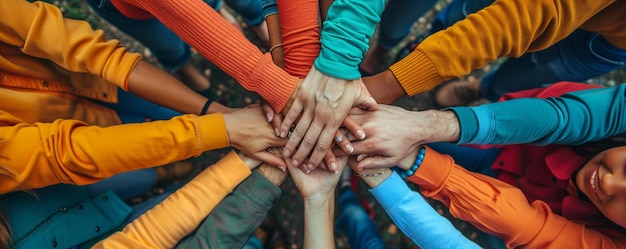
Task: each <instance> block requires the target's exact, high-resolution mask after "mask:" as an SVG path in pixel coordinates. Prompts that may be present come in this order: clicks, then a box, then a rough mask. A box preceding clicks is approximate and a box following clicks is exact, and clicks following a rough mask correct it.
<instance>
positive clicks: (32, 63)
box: [0, 0, 141, 90]
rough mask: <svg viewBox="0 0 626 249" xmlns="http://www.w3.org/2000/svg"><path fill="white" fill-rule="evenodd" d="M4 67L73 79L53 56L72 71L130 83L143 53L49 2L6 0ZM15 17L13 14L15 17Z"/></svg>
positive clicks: (1, 45) (1, 9)
mask: <svg viewBox="0 0 626 249" xmlns="http://www.w3.org/2000/svg"><path fill="white" fill-rule="evenodd" d="M0 16H3V17H6V18H2V21H1V23H2V25H0V51H2V54H1V55H0V69H2V70H3V71H7V72H12V73H15V74H20V75H26V76H30V77H36V78H39V79H49V80H67V79H66V78H67V77H68V76H67V75H64V74H61V73H59V70H55V69H54V68H53V67H51V66H50V64H51V63H50V62H52V63H54V64H56V65H57V66H59V67H62V68H64V69H66V70H67V71H71V72H76V73H88V74H92V75H96V76H99V77H102V78H103V79H105V80H107V81H109V82H111V83H114V84H115V85H117V86H118V87H121V88H123V89H126V90H127V89H128V86H127V81H128V76H129V75H130V72H131V70H132V69H133V68H134V66H135V64H137V62H138V61H139V60H140V59H141V57H140V55H139V54H137V53H130V52H128V50H126V48H124V47H123V46H122V45H121V44H120V43H119V41H117V40H105V37H104V33H103V32H102V31H101V30H96V31H94V30H93V29H92V28H91V26H90V25H89V23H87V22H85V21H79V20H71V19H65V18H63V15H62V13H61V10H60V9H59V8H58V7H56V6H54V5H51V4H48V3H44V2H35V3H30V2H28V1H22V0H7V1H0ZM9 17H10V18H9Z"/></svg>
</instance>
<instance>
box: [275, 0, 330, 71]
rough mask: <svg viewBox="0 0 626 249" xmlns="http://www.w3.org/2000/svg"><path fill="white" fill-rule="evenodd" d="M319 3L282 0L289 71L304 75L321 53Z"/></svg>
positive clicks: (287, 68) (309, 0) (281, 9)
mask: <svg viewBox="0 0 626 249" xmlns="http://www.w3.org/2000/svg"><path fill="white" fill-rule="evenodd" d="M318 4H319V2H318V1H317V0H307V1H291V0H279V1H278V13H280V14H279V15H280V30H281V33H282V40H283V48H284V54H285V56H284V59H285V71H287V72H288V73H289V74H291V75H293V76H296V77H299V78H304V77H305V76H306V75H307V74H308V73H309V70H310V69H311V66H313V61H315V58H317V56H318V54H319V52H320V33H319V32H320V28H319V21H318V19H319V15H318V13H319V5H318Z"/></svg>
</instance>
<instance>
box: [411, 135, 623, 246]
mask: <svg viewBox="0 0 626 249" xmlns="http://www.w3.org/2000/svg"><path fill="white" fill-rule="evenodd" d="M407 180H409V181H411V182H413V183H415V184H417V185H419V187H420V192H421V193H422V194H423V195H424V196H427V197H432V198H434V199H436V200H439V201H441V202H442V203H443V204H445V205H446V206H448V207H449V209H450V213H451V214H452V215H453V216H454V217H456V218H459V219H462V220H465V221H467V222H470V223H472V224H473V225H474V226H476V227H477V228H479V229H481V230H483V231H486V232H489V233H491V234H494V235H496V236H498V237H500V238H502V239H504V242H505V243H506V245H507V247H509V248H517V247H528V248H626V235H624V234H622V236H619V235H609V234H604V233H602V232H600V231H598V230H595V229H593V228H591V227H588V226H586V225H585V224H581V223H576V222H573V221H570V220H568V219H566V218H564V217H562V216H560V215H556V214H554V213H553V212H552V210H551V209H550V207H549V206H548V205H547V204H546V203H544V202H542V201H533V202H532V203H528V201H527V199H526V197H525V196H524V194H523V193H522V192H521V191H520V190H519V189H518V188H516V187H514V186H512V185H509V184H507V183H504V182H502V181H500V180H497V179H495V178H493V177H489V176H486V175H482V174H478V173H473V172H469V171H467V170H465V169H464V168H462V167H461V166H458V165H456V164H455V162H454V159H452V157H450V156H449V155H442V154H439V153H438V152H436V151H434V150H432V149H430V148H428V147H426V157H425V158H424V161H423V163H422V165H421V166H420V167H419V168H418V170H417V172H416V173H415V174H414V175H413V176H411V177H409V178H407Z"/></svg>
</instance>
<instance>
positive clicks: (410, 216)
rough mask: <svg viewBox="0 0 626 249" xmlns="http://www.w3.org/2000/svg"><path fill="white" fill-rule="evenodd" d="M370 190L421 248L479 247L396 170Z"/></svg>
mask: <svg viewBox="0 0 626 249" xmlns="http://www.w3.org/2000/svg"><path fill="white" fill-rule="evenodd" d="M370 193H372V194H373V195H374V197H375V198H376V200H378V202H379V203H380V205H381V206H382V207H383V208H384V209H385V211H387V214H389V217H391V219H392V220H393V221H394V223H395V224H396V225H397V226H398V227H399V228H400V230H402V232H404V234H405V235H406V236H408V237H409V238H410V239H411V240H412V241H413V242H415V244H417V246H419V247H420V248H424V249H430V248H436V249H445V248H450V249H458V248H480V247H479V246H478V245H476V244H475V243H474V242H473V241H471V240H469V239H468V238H466V237H465V236H463V234H461V232H459V230H457V229H456V228H455V227H454V226H453V225H452V223H450V221H449V220H448V219H446V218H445V217H443V216H441V215H440V214H439V213H437V211H435V209H434V208H433V207H432V206H431V205H430V204H429V203H428V202H426V200H424V197H422V195H420V194H419V193H418V192H415V191H412V190H411V189H410V188H409V186H407V184H406V182H404V180H402V178H401V177H400V175H398V174H397V173H396V172H393V173H392V175H391V176H390V177H388V178H387V179H386V180H385V181H384V182H383V183H382V184H380V185H378V186H377V187H376V188H373V189H370Z"/></svg>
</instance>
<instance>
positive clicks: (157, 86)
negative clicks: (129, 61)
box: [128, 60, 207, 115]
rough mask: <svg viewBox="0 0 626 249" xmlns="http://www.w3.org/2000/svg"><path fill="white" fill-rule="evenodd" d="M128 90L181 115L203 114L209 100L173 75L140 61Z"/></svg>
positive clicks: (132, 75) (133, 72) (133, 71)
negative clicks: (202, 111)
mask: <svg viewBox="0 0 626 249" xmlns="http://www.w3.org/2000/svg"><path fill="white" fill-rule="evenodd" d="M128 90H129V91H130V92H132V93H134V94H136V95H137V96H139V97H141V98H144V99H146V100H148V101H151V102H153V103H156V104H159V105H162V106H165V107H168V108H171V109H173V110H176V111H179V112H181V113H189V114H197V115H200V114H201V110H202V108H203V106H204V104H205V103H206V101H207V98H206V97H204V96H202V95H200V94H198V93H197V92H195V91H193V90H191V88H189V87H187V86H185V85H184V84H183V83H182V82H180V81H178V80H177V79H176V78H174V77H173V76H172V75H170V74H168V73H166V72H165V71H163V70H161V69H159V68H157V67H155V66H153V65H151V64H150V63H148V62H145V61H143V60H140V61H139V62H138V63H137V65H136V66H135V68H134V69H133V70H132V72H131V74H130V77H129V78H128Z"/></svg>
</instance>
